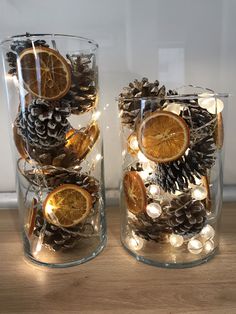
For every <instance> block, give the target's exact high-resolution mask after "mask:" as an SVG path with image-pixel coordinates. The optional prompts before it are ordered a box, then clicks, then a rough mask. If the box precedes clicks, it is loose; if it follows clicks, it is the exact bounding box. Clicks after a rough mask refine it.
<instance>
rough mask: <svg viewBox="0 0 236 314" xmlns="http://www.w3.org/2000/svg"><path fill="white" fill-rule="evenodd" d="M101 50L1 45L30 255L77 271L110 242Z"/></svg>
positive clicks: (57, 41) (57, 38) (54, 41)
mask: <svg viewBox="0 0 236 314" xmlns="http://www.w3.org/2000/svg"><path fill="white" fill-rule="evenodd" d="M97 48H98V46H97V44H96V43H95V42H93V41H92V40H88V39H85V38H81V37H76V36H68V35H56V34H40V35H30V34H26V35H22V36H21V35H20V36H14V37H11V38H9V39H7V40H5V41H3V42H2V43H1V50H2V58H3V65H4V74H5V83H6V84H5V85H6V102H7V104H8V109H9V114H10V120H11V123H12V134H13V141H12V142H13V145H12V146H13V151H14V156H15V157H16V171H17V192H18V205H19V212H20V221H21V227H22V233H23V243H24V253H25V255H26V257H28V258H29V259H30V260H31V261H33V262H35V263H37V264H40V265H45V266H49V267H67V266H73V265H77V264H80V263H83V262H86V261H87V260H89V259H91V258H93V257H95V256H96V255H97V254H98V253H99V252H100V251H101V250H102V249H103V247H104V245H105V242H106V228H105V215H104V182H103V149H102V136H101V132H100V130H101V129H100V126H99V121H98V120H99V116H100V112H99V111H98V104H97V102H98V66H97Z"/></svg>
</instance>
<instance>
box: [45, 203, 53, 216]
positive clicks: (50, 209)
mask: <svg viewBox="0 0 236 314" xmlns="http://www.w3.org/2000/svg"><path fill="white" fill-rule="evenodd" d="M53 208H54V206H53V205H51V204H49V203H47V205H46V207H45V212H46V213H47V214H48V215H52V214H53Z"/></svg>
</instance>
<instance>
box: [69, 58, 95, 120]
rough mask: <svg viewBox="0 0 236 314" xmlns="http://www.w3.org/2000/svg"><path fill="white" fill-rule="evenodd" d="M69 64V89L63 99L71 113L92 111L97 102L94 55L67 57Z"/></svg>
mask: <svg viewBox="0 0 236 314" xmlns="http://www.w3.org/2000/svg"><path fill="white" fill-rule="evenodd" d="M66 57H67V59H68V60H69V61H70V63H71V67H72V76H71V88H70V90H69V92H68V93H67V94H66V95H65V96H64V97H63V100H64V101H66V102H67V103H68V104H70V106H71V113H73V114H81V113H84V112H87V111H89V110H91V109H93V108H94V107H95V106H96V101H97V93H98V91H97V75H98V74H97V69H96V68H95V66H94V60H95V56H94V54H81V55H72V56H70V55H67V56H66Z"/></svg>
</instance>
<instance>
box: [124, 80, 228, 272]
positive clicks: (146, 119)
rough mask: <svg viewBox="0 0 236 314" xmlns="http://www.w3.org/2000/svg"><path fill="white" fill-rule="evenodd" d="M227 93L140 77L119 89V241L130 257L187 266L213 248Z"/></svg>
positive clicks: (216, 238) (208, 255) (216, 236)
mask: <svg viewBox="0 0 236 314" xmlns="http://www.w3.org/2000/svg"><path fill="white" fill-rule="evenodd" d="M227 98H228V95H227V94H215V93H214V92H213V91H211V90H208V89H202V88H197V87H191V86H189V87H185V88H181V89H178V90H176V91H169V92H168V93H167V92H166V90H165V87H164V86H162V87H161V86H160V85H159V82H158V81H155V82H154V83H150V82H149V81H148V80H147V79H143V80H142V81H137V80H136V81H134V82H133V83H130V84H129V86H128V87H127V88H125V89H124V91H123V92H122V93H121V95H120V97H119V99H118V101H119V110H120V118H121V133H122V138H123V151H122V155H123V169H122V172H123V175H122V182H121V240H122V243H123V245H124V247H125V248H126V249H127V250H128V251H129V253H131V254H132V255H133V256H134V257H135V258H136V259H137V260H140V261H142V262H145V263H148V264H152V265H156V266H162V267H173V268H180V267H191V266H194V265H198V264H201V263H203V262H205V261H207V260H208V259H209V258H211V257H212V256H213V255H214V254H215V253H216V252H217V249H218V246H219V225H220V213H221V207H222V154H223V116H222V113H223V108H224V107H226V106H225V105H226V103H227Z"/></svg>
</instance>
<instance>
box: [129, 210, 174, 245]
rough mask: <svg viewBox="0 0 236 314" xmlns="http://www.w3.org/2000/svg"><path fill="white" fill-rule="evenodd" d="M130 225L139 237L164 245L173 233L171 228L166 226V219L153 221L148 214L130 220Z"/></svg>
mask: <svg viewBox="0 0 236 314" xmlns="http://www.w3.org/2000/svg"><path fill="white" fill-rule="evenodd" d="M128 224H129V227H131V229H132V230H133V231H134V233H135V234H136V235H137V236H139V237H141V238H143V239H145V240H147V241H150V240H152V241H155V242H160V243H164V242H167V240H168V235H169V234H170V233H171V227H169V226H168V225H167V224H166V221H165V219H152V218H151V217H149V216H148V215H147V214H146V213H142V214H140V215H137V216H136V217H135V218H134V219H129V222H128Z"/></svg>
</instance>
